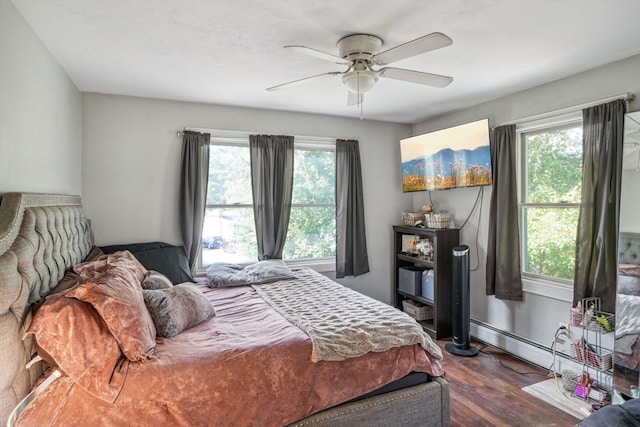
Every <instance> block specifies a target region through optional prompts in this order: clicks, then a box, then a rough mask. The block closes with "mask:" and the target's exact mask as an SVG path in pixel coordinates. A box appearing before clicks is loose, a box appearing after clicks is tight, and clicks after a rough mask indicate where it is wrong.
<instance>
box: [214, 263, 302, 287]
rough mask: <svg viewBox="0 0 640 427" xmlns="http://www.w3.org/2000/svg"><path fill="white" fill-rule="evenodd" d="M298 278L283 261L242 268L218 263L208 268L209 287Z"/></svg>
mask: <svg viewBox="0 0 640 427" xmlns="http://www.w3.org/2000/svg"><path fill="white" fill-rule="evenodd" d="M295 277H296V276H295V275H294V274H293V272H292V271H291V270H290V269H289V267H288V266H287V264H285V262H284V261H282V260H281V259H270V260H265V261H259V262H256V263H255V264H250V265H248V266H246V267H244V268H243V267H241V266H239V265H235V264H225V263H217V264H211V265H210V266H209V267H208V268H207V278H208V279H209V286H210V287H212V288H218V287H219V288H222V287H228V286H244V285H259V284H262V283H270V282H275V281H277V280H286V279H294V278H295Z"/></svg>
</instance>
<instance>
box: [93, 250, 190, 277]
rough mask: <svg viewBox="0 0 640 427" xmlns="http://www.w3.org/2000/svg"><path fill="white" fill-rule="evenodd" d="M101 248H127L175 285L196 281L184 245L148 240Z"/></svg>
mask: <svg viewBox="0 0 640 427" xmlns="http://www.w3.org/2000/svg"><path fill="white" fill-rule="evenodd" d="M101 249H102V250H103V252H104V253H113V252H118V251H124V250H127V251H129V252H131V253H132V254H133V255H135V257H136V258H137V259H138V260H139V261H140V263H141V264H142V265H143V266H144V267H145V268H146V269H148V270H155V271H158V272H160V273H162V274H164V275H165V276H167V277H168V278H169V280H171V283H173V284H174V285H177V284H178V283H183V282H193V281H194V280H193V276H192V274H191V268H190V267H189V261H188V260H187V256H186V255H185V251H184V248H183V247H182V246H173V245H170V244H168V243H164V242H148V243H131V244H126V245H111V246H102V248H101Z"/></svg>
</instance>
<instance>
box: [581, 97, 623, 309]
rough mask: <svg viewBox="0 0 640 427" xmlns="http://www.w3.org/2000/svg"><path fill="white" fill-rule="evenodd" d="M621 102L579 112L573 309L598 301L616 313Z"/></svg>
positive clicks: (621, 134)
mask: <svg viewBox="0 0 640 427" xmlns="http://www.w3.org/2000/svg"><path fill="white" fill-rule="evenodd" d="M624 113H625V102H624V101H623V100H617V101H613V102H609V103H607V104H602V105H597V106H595V107H590V108H585V109H584V110H583V111H582V126H583V131H582V140H583V148H582V149H583V159H582V200H581V203H580V216H579V218H578V232H577V238H576V264H575V266H576V268H575V280H574V287H573V304H574V306H575V305H576V304H577V303H578V301H580V300H581V299H582V298H586V297H599V298H600V302H601V308H602V310H604V311H607V312H611V313H613V312H614V311H615V299H616V278H617V271H618V265H617V254H618V251H617V249H618V219H619V210H620V180H621V176H622V148H623V134H624V130H623V129H624Z"/></svg>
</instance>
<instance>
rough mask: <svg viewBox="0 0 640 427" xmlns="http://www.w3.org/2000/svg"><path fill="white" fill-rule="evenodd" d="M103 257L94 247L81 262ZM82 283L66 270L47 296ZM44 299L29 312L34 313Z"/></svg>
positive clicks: (73, 272)
mask: <svg viewBox="0 0 640 427" xmlns="http://www.w3.org/2000/svg"><path fill="white" fill-rule="evenodd" d="M102 255H104V253H103V252H102V250H100V248H99V247H97V246H94V247H93V248H92V249H91V251H90V252H89V254H88V255H87V257H86V258H85V259H84V261H83V262H87V261H95V260H97V259H98V257H100V256H102ZM81 282H82V278H81V277H80V275H79V274H78V273H76V272H75V271H73V268H71V269H69V270H66V271H65V272H64V276H62V279H60V281H59V282H58V284H57V285H55V286H54V287H53V288H52V289H51V290H50V291H49V294H48V295H53V294H59V293H61V292H65V291H67V290H69V289H71V288H73V287H74V286H76V285H79V284H80V283H81ZM45 298H46V297H42V298H40V300H38V301H36V302H35V303H34V304H33V305H32V306H31V312H32V313H35V312H36V311H37V310H38V309H39V308H40V306H41V305H42V304H43V303H44V300H45Z"/></svg>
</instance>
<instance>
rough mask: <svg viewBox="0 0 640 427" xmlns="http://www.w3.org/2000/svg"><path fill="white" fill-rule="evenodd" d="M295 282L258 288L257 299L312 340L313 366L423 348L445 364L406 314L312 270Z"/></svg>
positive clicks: (301, 271) (301, 273) (304, 271)
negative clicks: (406, 347) (398, 349)
mask: <svg viewBox="0 0 640 427" xmlns="http://www.w3.org/2000/svg"><path fill="white" fill-rule="evenodd" d="M295 274H296V276H297V277H298V279H296V280H282V281H278V282H273V283H269V284H264V285H254V286H253V288H254V289H255V290H256V291H257V292H258V294H259V295H260V296H261V297H262V298H263V299H264V300H265V301H266V302H267V303H269V305H271V307H273V308H274V310H276V311H277V312H278V313H280V314H281V315H282V316H283V317H285V318H286V319H287V320H288V321H289V322H291V323H293V324H294V325H296V326H297V327H298V328H300V329H302V330H303V331H304V332H305V333H306V334H307V335H309V336H310V337H311V341H312V343H313V352H312V354H311V360H312V361H314V362H317V361H320V360H327V361H328V360H333V361H337V360H345V359H348V358H350V357H358V356H362V355H363V354H366V353H368V352H370V351H374V352H381V351H385V350H388V349H390V348H394V347H400V346H404V345H413V344H420V345H421V346H422V347H423V348H424V349H425V350H426V351H427V352H428V353H429V354H430V355H431V356H433V357H434V358H435V359H437V360H442V352H441V351H440V348H439V347H438V346H437V345H436V344H435V343H434V342H433V341H432V340H431V337H430V336H429V335H427V334H426V332H425V331H424V330H423V329H422V327H421V326H420V325H419V324H418V322H416V320H414V319H413V318H412V317H410V316H409V315H407V314H406V313H404V312H402V311H400V310H397V309H395V308H394V307H391V306H390V305H387V304H384V303H382V302H380V301H377V300H374V299H372V298H369V297H367V296H365V295H363V294H361V293H359V292H356V291H353V290H351V289H349V288H346V287H344V286H342V285H340V284H338V283H336V282H334V281H333V280H331V279H329V278H327V277H326V276H323V275H321V274H319V273H317V272H315V271H313V270H311V269H309V268H300V269H298V270H295Z"/></svg>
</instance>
